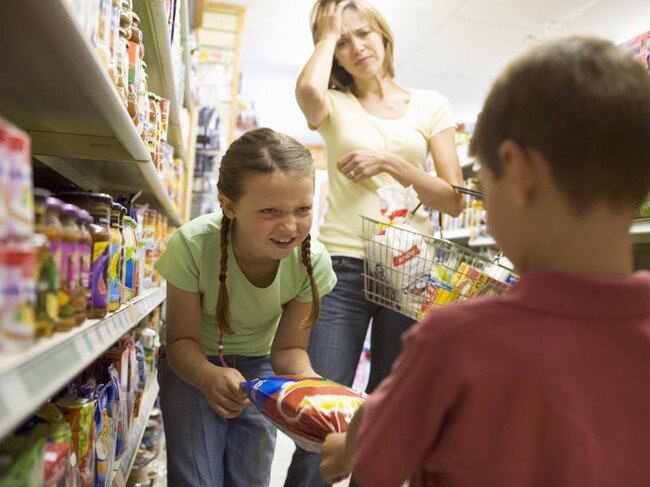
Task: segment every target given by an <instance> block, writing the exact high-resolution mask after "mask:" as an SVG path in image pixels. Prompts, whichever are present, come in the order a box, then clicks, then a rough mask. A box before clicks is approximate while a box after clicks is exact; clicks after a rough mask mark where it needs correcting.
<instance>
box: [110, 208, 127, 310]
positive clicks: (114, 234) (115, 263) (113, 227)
mask: <svg viewBox="0 0 650 487" xmlns="http://www.w3.org/2000/svg"><path fill="white" fill-rule="evenodd" d="M125 211H126V209H125V208H124V207H123V206H122V205H120V204H119V203H113V204H112V205H111V224H110V230H109V232H110V244H109V262H110V264H109V266H108V311H115V310H117V309H119V307H120V306H121V305H122V285H121V283H122V264H123V262H124V240H123V237H122V232H121V231H120V216H121V215H123V214H124V212H125Z"/></svg>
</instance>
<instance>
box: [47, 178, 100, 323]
mask: <svg viewBox="0 0 650 487" xmlns="http://www.w3.org/2000/svg"><path fill="white" fill-rule="evenodd" d="M59 196H60V197H61V198H63V199H64V200H65V201H68V202H70V203H73V204H75V205H77V206H79V207H80V208H83V209H84V210H86V211H87V212H88V213H90V215H91V216H92V217H93V222H92V223H91V224H90V225H89V227H88V228H89V230H90V234H91V236H92V238H93V259H92V263H91V266H90V276H91V286H92V298H91V300H90V314H89V316H90V318H104V317H105V316H106V314H107V313H108V256H109V254H108V252H109V249H108V245H109V236H110V231H109V228H110V208H111V205H112V204H113V198H111V197H110V195H107V194H104V193H84V192H82V191H71V192H65V193H60V195H59Z"/></svg>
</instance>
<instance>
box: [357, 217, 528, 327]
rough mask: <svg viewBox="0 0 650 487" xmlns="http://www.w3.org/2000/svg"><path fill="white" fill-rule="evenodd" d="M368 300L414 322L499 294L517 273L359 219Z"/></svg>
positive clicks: (448, 245)
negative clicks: (454, 305)
mask: <svg viewBox="0 0 650 487" xmlns="http://www.w3.org/2000/svg"><path fill="white" fill-rule="evenodd" d="M361 219H362V235H361V238H362V239H363V240H364V241H365V246H366V257H365V259H364V283H365V295H366V299H368V300H369V301H371V302H374V303H377V304H380V305H382V306H385V307H387V308H390V309H392V310H395V311H397V312H399V313H402V314H404V315H406V316H408V317H410V318H413V319H415V320H422V319H423V318H424V317H425V316H426V315H427V314H428V313H429V311H430V310H431V309H433V308H434V307H435V306H442V305H445V304H448V303H451V302H455V301H465V300H467V299H471V298H476V297H479V296H497V295H500V294H502V293H503V292H505V291H506V290H507V289H508V287H509V286H510V285H511V284H514V282H516V280H517V279H518V276H517V275H516V273H515V272H514V271H512V270H511V269H508V268H507V267H504V266H502V265H500V264H499V263H498V262H493V261H491V260H489V259H486V258H485V257H483V256H481V255H479V254H477V253H474V252H472V251H470V250H468V249H466V248H465V247H462V246H460V245H458V244H455V243H453V242H450V241H448V240H444V239H443V238H437V237H434V236H429V235H423V234H421V233H418V232H416V231H414V229H412V228H410V227H408V226H406V225H404V226H399V225H392V224H388V223H382V222H380V221H377V220H374V219H372V218H368V217H365V216H363V215H362V216H361Z"/></svg>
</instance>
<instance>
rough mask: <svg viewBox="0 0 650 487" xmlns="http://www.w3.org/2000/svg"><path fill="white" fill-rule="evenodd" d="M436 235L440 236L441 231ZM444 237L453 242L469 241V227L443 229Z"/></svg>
mask: <svg viewBox="0 0 650 487" xmlns="http://www.w3.org/2000/svg"><path fill="white" fill-rule="evenodd" d="M435 236H436V237H438V236H440V232H436V234H435ZM442 238H444V239H445V240H450V241H452V242H459V243H467V241H468V240H469V228H454V229H450V230H443V231H442Z"/></svg>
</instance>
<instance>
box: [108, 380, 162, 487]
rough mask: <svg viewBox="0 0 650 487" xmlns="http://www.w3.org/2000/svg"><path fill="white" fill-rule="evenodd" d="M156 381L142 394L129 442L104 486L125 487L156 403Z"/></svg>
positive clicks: (157, 387) (152, 381) (157, 388)
mask: <svg viewBox="0 0 650 487" xmlns="http://www.w3.org/2000/svg"><path fill="white" fill-rule="evenodd" d="M159 389H160V388H159V386H158V381H156V379H155V377H154V378H153V379H152V380H151V382H150V384H149V386H148V387H147V390H146V391H145V392H144V396H143V398H142V405H141V406H140V414H139V415H138V417H137V419H136V420H135V423H134V424H133V426H132V427H131V434H130V435H129V441H128V442H127V446H126V450H125V452H124V454H123V455H122V458H120V461H119V464H118V465H117V467H116V468H115V470H114V471H113V480H112V481H110V480H109V481H108V482H106V485H113V486H114V487H123V486H125V485H126V481H127V480H128V478H129V473H130V472H131V468H132V467H133V462H134V461H135V457H136V455H137V453H138V446H139V445H140V440H141V439H142V435H144V430H145V429H146V427H147V421H148V420H149V413H151V410H152V409H153V406H154V404H155V402H156V397H157V396H158V391H159Z"/></svg>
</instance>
